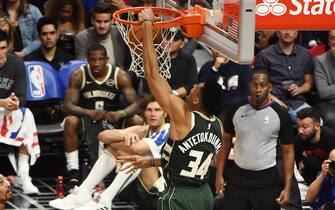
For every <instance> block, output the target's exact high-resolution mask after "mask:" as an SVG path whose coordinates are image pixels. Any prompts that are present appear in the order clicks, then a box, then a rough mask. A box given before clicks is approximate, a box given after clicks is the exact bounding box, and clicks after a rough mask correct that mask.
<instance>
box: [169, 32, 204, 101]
mask: <svg viewBox="0 0 335 210" xmlns="http://www.w3.org/2000/svg"><path fill="white" fill-rule="evenodd" d="M184 38H185V37H184V35H183V34H182V32H181V31H178V32H177V34H176V35H175V37H174V39H173V41H172V47H171V51H170V57H171V68H170V73H171V78H170V79H168V83H169V85H170V86H171V88H172V90H173V94H174V95H177V96H179V97H181V98H184V97H186V96H187V95H188V93H189V92H190V90H191V89H192V87H193V85H195V84H197V82H198V72H197V64H196V62H195V59H194V57H193V55H191V54H190V53H188V52H187V51H185V50H183V47H184V44H185V43H184Z"/></svg>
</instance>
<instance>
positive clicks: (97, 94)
mask: <svg viewBox="0 0 335 210" xmlns="http://www.w3.org/2000/svg"><path fill="white" fill-rule="evenodd" d="M83 96H84V97H85V98H107V99H110V100H113V99H114V97H115V94H114V93H112V92H107V91H104V90H92V91H86V92H84V93H83Z"/></svg>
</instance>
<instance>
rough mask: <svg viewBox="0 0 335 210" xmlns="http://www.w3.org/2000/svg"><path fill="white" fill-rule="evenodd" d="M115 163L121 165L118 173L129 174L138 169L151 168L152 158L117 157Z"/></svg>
mask: <svg viewBox="0 0 335 210" xmlns="http://www.w3.org/2000/svg"><path fill="white" fill-rule="evenodd" d="M117 162H119V163H121V164H123V166H121V169H120V171H125V172H126V173H130V172H132V171H134V170H136V169H138V168H149V167H152V157H143V156H140V155H130V156H118V157H117Z"/></svg>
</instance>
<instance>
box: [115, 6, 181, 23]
mask: <svg viewBox="0 0 335 210" xmlns="http://www.w3.org/2000/svg"><path fill="white" fill-rule="evenodd" d="M144 8H145V7H129V8H125V9H121V10H118V11H116V12H114V13H113V19H114V20H115V21H118V22H120V23H122V24H126V25H141V22H140V21H131V20H124V19H121V18H120V17H121V15H123V14H128V12H133V13H134V14H138V13H140V12H141V11H142V10H143V9H144ZM151 9H152V11H153V13H154V14H163V15H164V16H170V17H173V18H174V19H172V20H164V21H157V22H154V23H153V26H154V28H170V27H176V26H181V25H182V18H183V13H182V12H181V11H179V10H175V9H170V8H164V7H151Z"/></svg>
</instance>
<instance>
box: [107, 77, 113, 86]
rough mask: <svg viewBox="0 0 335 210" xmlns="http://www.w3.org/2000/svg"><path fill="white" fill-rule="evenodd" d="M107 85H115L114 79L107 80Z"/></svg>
mask: <svg viewBox="0 0 335 210" xmlns="http://www.w3.org/2000/svg"><path fill="white" fill-rule="evenodd" d="M106 85H107V86H109V87H112V86H113V85H114V80H112V79H109V80H107V82H106Z"/></svg>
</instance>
